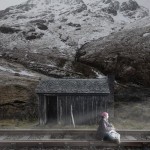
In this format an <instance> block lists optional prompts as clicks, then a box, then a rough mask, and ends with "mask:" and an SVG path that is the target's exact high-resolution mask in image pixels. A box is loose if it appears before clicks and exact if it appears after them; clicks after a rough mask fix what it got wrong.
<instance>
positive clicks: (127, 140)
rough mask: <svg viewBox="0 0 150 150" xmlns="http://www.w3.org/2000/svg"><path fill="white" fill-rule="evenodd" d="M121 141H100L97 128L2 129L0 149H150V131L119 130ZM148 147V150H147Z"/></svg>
mask: <svg viewBox="0 0 150 150" xmlns="http://www.w3.org/2000/svg"><path fill="white" fill-rule="evenodd" d="M118 132H119V133H120V134H121V143H120V144H119V145H118V144H115V143H111V142H104V141H98V140H96V139H95V134H96V130H89V129H84V130H83V129H82V130H79V129H78V130H77V129H72V130H71V129H54V130H49V129H44V130H43V129H42V130H39V129H38V130H33V129H32V130H0V150H1V149H2V148H4V147H8V148H11V149H16V148H21V147H39V148H44V147H61V148H62V147H63V148H64V149H66V147H67V148H68V147H80V148H81V147H82V148H83V147H88V148H89V147H90V148H91V147H93V148H95V149H96V148H99V147H111V148H112V147H113V148H118V147H122V148H125V147H132V148H147V149H148V150H150V131H147V130H143V131H138V130H119V131H118ZM147 149H146V150H147Z"/></svg>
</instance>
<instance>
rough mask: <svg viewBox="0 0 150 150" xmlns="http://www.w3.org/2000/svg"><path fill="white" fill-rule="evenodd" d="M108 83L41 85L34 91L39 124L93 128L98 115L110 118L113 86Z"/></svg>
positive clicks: (71, 81) (62, 81)
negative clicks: (92, 125) (75, 125)
mask: <svg viewBox="0 0 150 150" xmlns="http://www.w3.org/2000/svg"><path fill="white" fill-rule="evenodd" d="M109 81H110V80H109V78H108V77H103V78H100V79H51V80H47V81H41V82H40V84H39V85H38V87H37V89H36V93H37V94H38V98H39V122H40V124H46V123H48V122H52V123H58V124H72V123H73V121H74V122H75V124H96V123H97V122H98V119H99V118H98V116H99V113H100V112H102V111H108V112H109V113H110V115H113V101H114V100H113V88H112V85H113V84H112V82H109Z"/></svg>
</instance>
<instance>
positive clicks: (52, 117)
mask: <svg viewBox="0 0 150 150" xmlns="http://www.w3.org/2000/svg"><path fill="white" fill-rule="evenodd" d="M47 122H48V123H56V122H57V96H47Z"/></svg>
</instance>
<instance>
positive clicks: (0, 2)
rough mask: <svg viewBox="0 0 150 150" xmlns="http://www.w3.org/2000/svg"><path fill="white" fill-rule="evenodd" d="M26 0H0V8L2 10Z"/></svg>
mask: <svg viewBox="0 0 150 150" xmlns="http://www.w3.org/2000/svg"><path fill="white" fill-rule="evenodd" d="M25 1H27V0H0V10H3V9H5V8H7V7H9V6H13V5H18V4H20V3H22V2H25Z"/></svg>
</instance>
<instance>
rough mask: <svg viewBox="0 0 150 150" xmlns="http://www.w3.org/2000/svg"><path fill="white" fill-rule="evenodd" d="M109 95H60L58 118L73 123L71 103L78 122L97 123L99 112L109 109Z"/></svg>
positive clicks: (63, 121)
mask: <svg viewBox="0 0 150 150" xmlns="http://www.w3.org/2000/svg"><path fill="white" fill-rule="evenodd" d="M108 97H109V96H58V115H59V116H58V118H59V119H58V120H59V122H60V123H62V124H72V119H71V105H72V108H73V116H74V120H75V123H76V124H89V125H91V124H96V123H98V120H99V113H100V112H102V111H108V109H109V108H108Z"/></svg>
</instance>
